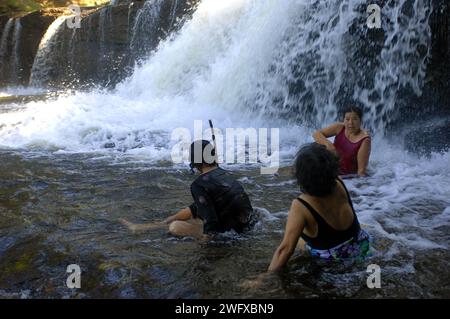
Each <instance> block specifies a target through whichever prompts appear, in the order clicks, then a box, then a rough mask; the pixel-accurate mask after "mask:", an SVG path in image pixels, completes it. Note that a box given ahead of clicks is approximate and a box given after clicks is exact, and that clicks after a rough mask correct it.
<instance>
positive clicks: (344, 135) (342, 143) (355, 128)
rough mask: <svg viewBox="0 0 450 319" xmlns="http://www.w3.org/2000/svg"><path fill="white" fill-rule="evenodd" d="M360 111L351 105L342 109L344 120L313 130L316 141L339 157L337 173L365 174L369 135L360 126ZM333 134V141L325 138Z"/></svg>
mask: <svg viewBox="0 0 450 319" xmlns="http://www.w3.org/2000/svg"><path fill="white" fill-rule="evenodd" d="M361 120H362V111H361V109H360V108H358V107H351V108H349V109H346V110H345V111H344V122H343V123H335V124H333V125H330V126H328V127H325V128H323V129H321V130H318V131H316V132H314V134H313V137H314V140H315V141H316V143H319V144H322V145H325V146H326V148H327V149H328V150H330V151H332V152H334V153H336V154H337V155H338V156H339V158H340V161H339V174H340V175H350V174H358V175H359V176H365V175H366V174H367V173H366V170H367V164H368V163H369V156H370V136H369V133H367V132H366V131H364V130H363V129H362V128H361ZM332 136H335V138H334V143H331V142H330V141H329V140H328V139H327V138H328V137H332Z"/></svg>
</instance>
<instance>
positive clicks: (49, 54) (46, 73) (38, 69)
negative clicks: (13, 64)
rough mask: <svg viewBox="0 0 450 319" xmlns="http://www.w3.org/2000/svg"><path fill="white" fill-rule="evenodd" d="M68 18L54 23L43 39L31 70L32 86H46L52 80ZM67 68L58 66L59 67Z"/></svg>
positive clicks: (62, 17)
mask: <svg viewBox="0 0 450 319" xmlns="http://www.w3.org/2000/svg"><path fill="white" fill-rule="evenodd" d="M67 18H68V17H67V16H61V17H59V18H57V19H56V20H55V21H53V23H52V24H51V25H50V26H49V27H48V29H47V31H46V32H45V34H44V36H43V37H42V39H41V42H40V43H39V48H38V51H37V53H36V56H35V58H34V62H33V66H32V68H31V76H30V85H31V86H42V85H45V84H46V83H47V81H48V80H49V79H51V72H52V70H53V67H54V65H55V62H56V61H58V58H57V54H59V51H60V50H59V49H58V47H59V46H60V45H61V42H60V41H58V40H59V37H58V35H59V34H60V32H61V30H63V28H64V23H65V22H66V19H67ZM65 66H66V65H57V67H65Z"/></svg>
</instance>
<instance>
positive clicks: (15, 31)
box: [0, 11, 58, 85]
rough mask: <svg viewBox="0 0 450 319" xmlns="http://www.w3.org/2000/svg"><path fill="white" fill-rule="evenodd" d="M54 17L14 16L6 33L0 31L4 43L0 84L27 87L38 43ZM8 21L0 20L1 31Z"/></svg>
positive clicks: (0, 65)
mask: <svg viewBox="0 0 450 319" xmlns="http://www.w3.org/2000/svg"><path fill="white" fill-rule="evenodd" d="M57 14H58V13H55V14H49V13H46V12H38V11H36V12H33V13H30V14H27V15H25V16H23V17H15V18H12V19H13V20H11V21H10V23H11V27H10V29H9V32H8V34H5V35H3V32H0V34H2V35H3V36H4V39H5V40H6V41H5V43H4V45H5V46H4V48H3V52H2V55H3V56H2V57H1V61H0V85H6V84H10V83H13V84H16V85H26V84H28V79H29V77H30V71H31V67H32V65H33V60H34V56H35V54H36V52H37V49H38V46H39V42H40V40H41V38H42V37H43V35H44V33H45V31H46V30H47V28H48V26H49V25H50V24H51V23H52V22H53V21H54V20H55V18H56V15H57ZM8 21H9V18H7V17H3V18H2V19H1V22H0V25H2V26H3V27H2V28H1V29H0V30H2V31H3V30H5V27H6V24H7V23H8Z"/></svg>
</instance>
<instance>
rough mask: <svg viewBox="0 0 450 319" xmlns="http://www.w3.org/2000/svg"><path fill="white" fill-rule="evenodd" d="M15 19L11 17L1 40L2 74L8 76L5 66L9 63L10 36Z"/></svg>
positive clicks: (0, 69)
mask: <svg viewBox="0 0 450 319" xmlns="http://www.w3.org/2000/svg"><path fill="white" fill-rule="evenodd" d="M13 25H14V19H13V18H10V19H9V20H8V22H6V25H5V27H4V29H3V32H2V37H1V40H0V75H1V76H2V77H6V74H4V73H5V68H6V66H7V64H8V63H9V56H8V38H9V37H10V32H11V30H13Z"/></svg>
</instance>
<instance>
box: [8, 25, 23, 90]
mask: <svg viewBox="0 0 450 319" xmlns="http://www.w3.org/2000/svg"><path fill="white" fill-rule="evenodd" d="M21 35H22V24H21V23H20V18H17V19H15V21H14V35H13V51H12V56H11V60H12V68H11V71H12V72H11V78H12V80H13V81H14V82H15V83H18V81H19V76H20V71H21V61H20V44H21V43H20V40H21V39H20V37H21Z"/></svg>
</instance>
